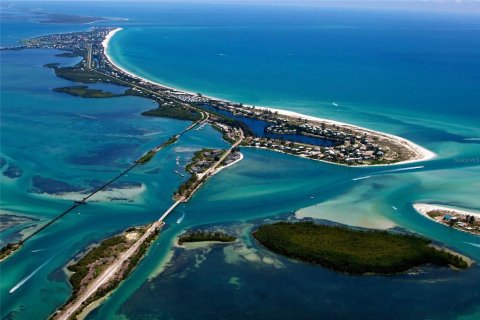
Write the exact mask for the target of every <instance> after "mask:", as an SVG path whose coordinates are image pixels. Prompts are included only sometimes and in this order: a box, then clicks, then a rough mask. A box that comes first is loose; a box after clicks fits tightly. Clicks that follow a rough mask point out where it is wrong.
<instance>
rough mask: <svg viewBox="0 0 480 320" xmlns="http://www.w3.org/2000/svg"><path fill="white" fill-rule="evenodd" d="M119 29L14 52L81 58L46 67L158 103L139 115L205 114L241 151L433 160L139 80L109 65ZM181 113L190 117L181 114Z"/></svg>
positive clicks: (420, 151)
mask: <svg viewBox="0 0 480 320" xmlns="http://www.w3.org/2000/svg"><path fill="white" fill-rule="evenodd" d="M119 30H121V28H113V27H94V28H92V29H91V31H86V32H71V33H63V34H54V35H47V36H40V37H35V38H32V39H28V40H25V41H24V42H23V44H22V46H18V47H15V49H27V48H55V49H59V50H63V51H66V52H69V53H71V54H75V55H79V56H82V57H83V60H82V61H81V62H80V63H78V64H77V65H75V66H73V67H60V66H58V65H52V64H49V65H48V66H47V67H49V68H52V69H54V71H55V74H56V75H57V76H59V77H62V78H65V79H68V80H71V81H75V82H82V83H96V82H99V83H113V84H119V85H122V86H127V87H129V88H130V89H129V90H127V91H126V92H125V95H135V96H141V97H145V98H149V99H152V100H154V101H156V102H157V103H158V105H159V108H158V109H157V110H152V111H149V112H147V113H146V114H145V115H150V116H166V117H176V118H180V119H186V120H194V119H198V117H199V116H198V114H200V113H201V114H205V115H206V119H208V120H206V121H208V123H210V124H211V125H212V126H214V127H215V128H217V129H220V130H221V131H222V133H223V135H224V137H225V138H226V139H227V140H228V141H235V140H236V139H235V138H234V135H235V131H238V130H241V131H243V133H244V134H245V139H243V141H242V145H243V146H248V147H254V148H265V149H268V150H272V151H277V152H283V153H287V154H291V155H294V156H299V157H304V158H308V159H312V160H318V161H325V162H330V163H335V164H342V165H350V166H358V165H383V164H398V163H406V162H414V161H423V160H427V159H431V158H432V157H434V156H435V154H434V153H432V152H430V151H429V150H427V149H425V148H423V147H421V146H419V145H416V144H415V143H413V142H411V141H409V140H407V139H404V138H401V137H398V136H394V135H391V134H387V133H383V132H379V131H375V130H371V129H366V128H362V127H359V126H354V125H351V124H347V123H342V122H338V121H333V120H329V119H322V118H317V117H311V116H307V115H302V114H298V113H295V112H291V111H286V110H278V109H272V108H264V107H255V106H249V105H244V104H242V103H239V102H230V101H226V100H222V99H217V98H213V97H208V96H204V95H202V94H201V93H192V92H188V91H182V90H178V89H175V88H170V87H168V86H165V85H162V84H159V83H155V82H152V81H149V80H147V79H144V78H141V77H139V76H137V75H135V74H132V73H130V72H128V71H126V70H124V69H122V68H121V67H119V66H118V65H116V64H114V62H113V61H112V60H111V59H110V57H109V56H108V54H107V48H108V43H109V40H110V39H111V37H112V36H113V35H114V34H115V33H116V32H118V31H119ZM4 49H12V48H4ZM63 90H64V91H65V92H68V93H70V94H78V95H90V96H95V95H100V94H99V93H98V92H86V93H85V92H83V91H85V90H84V89H78V88H75V89H74V90H73V89H68V90H66V89H63ZM100 96H101V95H100ZM186 109H190V111H191V112H185V111H186Z"/></svg>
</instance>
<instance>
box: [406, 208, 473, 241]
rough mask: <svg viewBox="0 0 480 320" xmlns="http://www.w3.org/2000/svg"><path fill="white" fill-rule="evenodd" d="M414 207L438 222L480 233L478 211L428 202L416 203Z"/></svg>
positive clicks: (461, 229) (457, 228)
mask: <svg viewBox="0 0 480 320" xmlns="http://www.w3.org/2000/svg"><path fill="white" fill-rule="evenodd" d="M413 208H414V209H415V210H416V211H417V212H418V213H420V214H421V215H423V216H425V217H426V218H428V219H430V220H433V221H435V222H437V223H440V224H443V225H445V226H448V227H451V228H454V229H456V230H460V231H463V232H468V233H472V234H476V235H480V213H478V212H471V211H466V210H462V209H457V208H450V207H446V206H441V205H437V204H428V203H415V204H414V205H413Z"/></svg>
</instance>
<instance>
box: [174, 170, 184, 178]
mask: <svg viewBox="0 0 480 320" xmlns="http://www.w3.org/2000/svg"><path fill="white" fill-rule="evenodd" d="M173 172H175V173H176V174H178V175H179V176H180V177H185V175H184V174H182V173H180V172H178V171H177V170H175V171H173Z"/></svg>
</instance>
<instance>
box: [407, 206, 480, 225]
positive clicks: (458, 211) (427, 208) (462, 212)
mask: <svg viewBox="0 0 480 320" xmlns="http://www.w3.org/2000/svg"><path fill="white" fill-rule="evenodd" d="M413 208H414V209H415V210H416V211H417V212H418V213H420V214H422V215H423V216H425V217H427V218H429V219H431V220H434V219H432V218H431V217H430V216H429V215H428V214H427V213H428V212H430V211H436V210H442V211H451V212H453V213H455V214H459V215H463V216H467V215H470V216H474V217H475V218H478V219H480V212H473V211H466V210H462V209H458V208H454V207H447V206H441V205H436V204H428V203H414V204H413ZM435 221H436V220H435Z"/></svg>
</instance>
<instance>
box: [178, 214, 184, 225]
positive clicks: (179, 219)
mask: <svg viewBox="0 0 480 320" xmlns="http://www.w3.org/2000/svg"><path fill="white" fill-rule="evenodd" d="M184 218H185V212H183V214H182V216H181V217H180V218H178V219H177V224H180V223H182V221H183V219H184Z"/></svg>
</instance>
